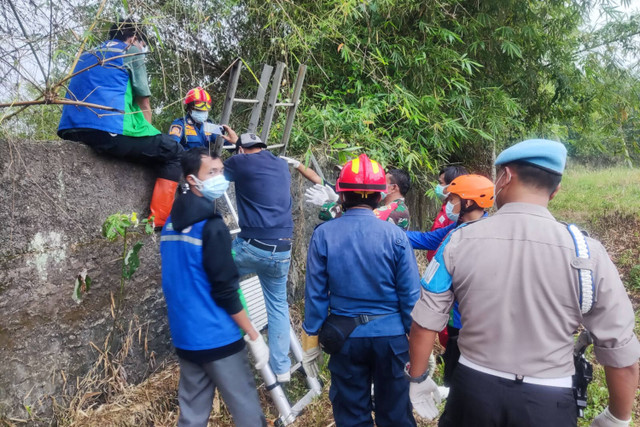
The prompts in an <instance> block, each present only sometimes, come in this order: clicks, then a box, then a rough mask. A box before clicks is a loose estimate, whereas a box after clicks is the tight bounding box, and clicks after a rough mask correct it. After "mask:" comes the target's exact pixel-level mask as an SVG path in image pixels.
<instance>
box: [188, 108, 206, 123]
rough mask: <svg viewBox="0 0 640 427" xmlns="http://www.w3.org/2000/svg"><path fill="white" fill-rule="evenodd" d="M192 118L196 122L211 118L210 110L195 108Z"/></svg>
mask: <svg viewBox="0 0 640 427" xmlns="http://www.w3.org/2000/svg"><path fill="white" fill-rule="evenodd" d="M191 118H192V119H193V121H195V122H196V123H204V122H206V121H207V119H208V118H209V112H208V111H200V110H193V111H192V112H191Z"/></svg>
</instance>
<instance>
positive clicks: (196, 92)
mask: <svg viewBox="0 0 640 427" xmlns="http://www.w3.org/2000/svg"><path fill="white" fill-rule="evenodd" d="M184 105H186V106H190V107H192V108H194V109H196V110H201V111H209V110H211V96H209V94H208V93H207V91H206V90H204V89H202V88H201V87H200V86H198V87H197V88H194V89H191V90H190V91H189V92H187V96H186V97H185V98H184Z"/></svg>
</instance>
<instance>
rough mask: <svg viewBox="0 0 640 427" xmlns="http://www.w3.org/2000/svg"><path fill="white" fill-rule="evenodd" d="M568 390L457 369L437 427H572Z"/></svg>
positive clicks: (574, 416)
mask: <svg viewBox="0 0 640 427" xmlns="http://www.w3.org/2000/svg"><path fill="white" fill-rule="evenodd" d="M577 417H578V410H577V407H576V401H575V399H574V397H573V391H572V390H571V388H559V387H548V386H542V385H535V384H526V383H517V382H515V381H514V380H508V379H504V378H499V377H496V376H493V375H489V374H485V373H482V372H478V371H476V370H474V369H471V368H469V367H467V366H465V365H460V364H459V365H458V366H457V367H456V369H455V372H454V374H453V383H452V384H451V391H450V392H449V397H448V398H447V404H446V405H445V408H444V412H443V414H442V416H441V417H440V421H439V422H438V426H439V427H575V426H576V424H577Z"/></svg>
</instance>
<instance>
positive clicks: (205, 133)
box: [169, 86, 233, 150]
mask: <svg viewBox="0 0 640 427" xmlns="http://www.w3.org/2000/svg"><path fill="white" fill-rule="evenodd" d="M184 109H185V114H184V116H183V117H178V118H177V119H175V120H174V121H173V122H172V123H171V127H170V128H169V135H170V136H171V138H173V140H174V141H176V142H177V143H179V144H181V145H182V146H183V147H184V149H185V150H189V149H190V148H195V147H206V148H209V146H210V145H212V144H214V143H215V142H216V138H217V137H218V136H219V135H222V136H223V138H224V135H223V134H224V133H229V134H231V132H233V131H232V130H231V129H230V128H229V127H228V126H226V125H224V126H220V125H216V124H214V123H213V122H212V121H211V120H210V119H209V111H211V96H210V95H209V92H207V91H206V90H204V89H202V88H201V87H200V86H198V87H196V88H193V89H191V90H190V91H189V92H187V96H186V97H185V98H184ZM227 139H230V138H229V137H228V138H227Z"/></svg>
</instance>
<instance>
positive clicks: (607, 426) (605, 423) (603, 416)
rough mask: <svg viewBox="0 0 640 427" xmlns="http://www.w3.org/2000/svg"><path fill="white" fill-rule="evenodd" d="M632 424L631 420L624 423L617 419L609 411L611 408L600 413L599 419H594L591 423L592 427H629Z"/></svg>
mask: <svg viewBox="0 0 640 427" xmlns="http://www.w3.org/2000/svg"><path fill="white" fill-rule="evenodd" d="M630 422H631V418H629V419H628V420H626V421H622V420H619V419H617V418H616V417H614V416H613V414H611V412H610V411H609V407H608V406H607V407H606V408H604V411H602V413H600V415H598V416H597V417H595V418H594V419H593V421H592V422H591V427H618V426H620V427H627V426H628V425H629V423H630Z"/></svg>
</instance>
